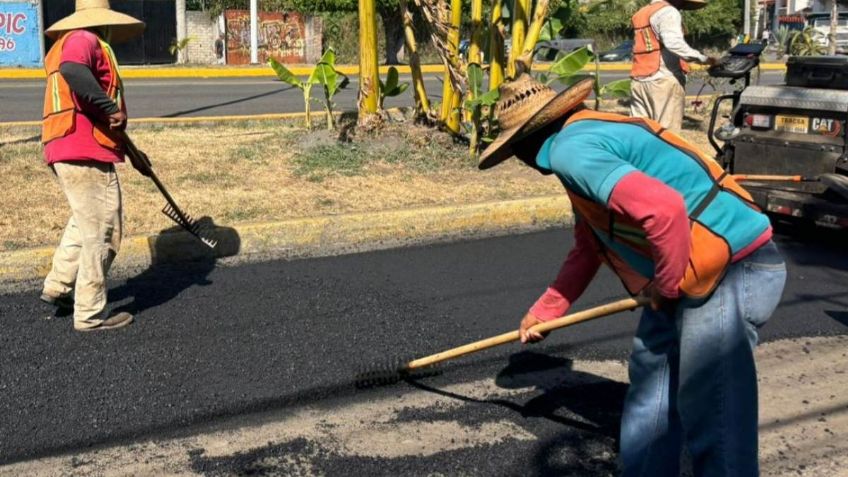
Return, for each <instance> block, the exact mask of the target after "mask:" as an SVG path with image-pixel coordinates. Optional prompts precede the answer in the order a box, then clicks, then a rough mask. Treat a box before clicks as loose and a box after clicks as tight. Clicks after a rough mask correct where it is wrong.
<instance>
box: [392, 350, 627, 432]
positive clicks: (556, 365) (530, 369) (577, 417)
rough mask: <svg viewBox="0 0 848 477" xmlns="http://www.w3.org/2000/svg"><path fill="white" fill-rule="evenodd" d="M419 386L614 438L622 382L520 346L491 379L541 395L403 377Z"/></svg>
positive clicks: (444, 394)
mask: <svg viewBox="0 0 848 477" xmlns="http://www.w3.org/2000/svg"><path fill="white" fill-rule="evenodd" d="M408 383H409V384H410V385H411V386H414V387H416V388H418V389H421V390H424V391H428V392H432V393H435V394H439V395H442V396H445V397H450V398H453V399H457V400H460V401H463V402H466V403H471V404H484V405H495V406H501V407H505V408H507V409H509V410H511V411H514V412H515V413H517V414H519V415H520V416H521V417H523V418H544V419H548V420H550V421H552V422H555V423H558V424H562V425H563V426H568V427H571V428H575V429H579V430H583V431H588V432H590V433H593V434H599V435H602V436H605V437H613V438H617V436H618V431H619V426H620V424H619V422H620V420H621V408H622V403H623V402H624V394H625V392H626V390H627V384H625V383H621V382H618V381H613V380H610V379H607V378H605V377H602V376H598V375H594V374H591V373H586V372H583V371H575V370H574V369H573V362H572V361H571V360H570V359H565V358H560V357H555V356H550V355H547V354H541V353H536V352H532V351H524V352H521V353H516V354H513V355H512V356H510V358H509V364H508V365H507V366H506V367H505V368H503V369H502V370H501V371H500V372H499V373H498V375H497V377H496V378H495V384H496V385H497V386H498V387H500V388H502V389H509V390H526V391H527V392H528V393H533V392H537V391H539V390H541V391H542V393H541V394H539V395H537V396H534V397H532V398H530V399H529V400H527V401H525V402H521V401H522V399H523V395H522V394H518V395H516V397H514V398H485V399H480V398H475V397H471V396H464V395H461V394H457V393H453V392H449V391H445V390H442V389H437V388H434V387H430V386H427V385H425V384H423V383H422V382H420V381H408Z"/></svg>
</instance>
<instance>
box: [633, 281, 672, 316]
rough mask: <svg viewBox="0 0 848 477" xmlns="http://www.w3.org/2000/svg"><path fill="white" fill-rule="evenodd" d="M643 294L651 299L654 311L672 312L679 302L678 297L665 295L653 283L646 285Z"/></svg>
mask: <svg viewBox="0 0 848 477" xmlns="http://www.w3.org/2000/svg"><path fill="white" fill-rule="evenodd" d="M641 295H642V296H644V297H646V298H648V299H649V300H651V309H652V310H654V311H663V312H670V311H671V310H673V309H674V306H675V305H676V304H677V299H675V298H669V297H667V296H663V294H662V293H660V291H659V290H658V289H657V288H656V287H655V286H654V284H653V283H651V284H650V285H648V286H647V287H645V289H644V290H642V293H641Z"/></svg>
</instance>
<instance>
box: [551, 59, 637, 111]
mask: <svg viewBox="0 0 848 477" xmlns="http://www.w3.org/2000/svg"><path fill="white" fill-rule="evenodd" d="M594 57H595V55H593V54H592V49H591V47H589V46H584V47H583V48H580V49H577V50H575V51H573V52H571V53H569V54H567V55H565V56H563V57H562V58H560V59H559V60H558V61H557V62H556V63H554V64H553V65H552V66H551V69H550V71H549V72H548V74H542V75H540V76H539V80H540V81H542V82H543V83H545V84H551V83H553V82H554V81H557V80H559V82H561V83H563V84H564V85H566V86H571V85H573V84H574V83H577V82H578V81H580V80H582V79H585V78H593V79H594V90H595V109H598V107H599V106H600V99H601V98H604V97H609V98H627V97H629V96H630V79H621V80H616V81H611V82H609V83H606V84H603V85H602V84H601V71H600V65H599V63H598V61H597V58H595V72H594V73H586V72H585V71H584V68H585V67H586V65H588V64H589V62H590V61H592V59H593V58H594Z"/></svg>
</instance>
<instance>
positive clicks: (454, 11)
mask: <svg viewBox="0 0 848 477" xmlns="http://www.w3.org/2000/svg"><path fill="white" fill-rule="evenodd" d="M461 24H462V0H451V17H450V25H451V28H450V31H449V32H448V42H447V43H448V53H449V54H450V56H451V58H452V59H453V60H454V61H456V62H457V63H459V61H458V56H459V28H460V26H461ZM442 93H443V94H442V98H443V99H442V110H441V115H440V118H441V120H442V122H443V123H444V125H445V127H446V128H447V129H448V131H450V132H452V133H454V134H458V133H459V106H460V104H461V103H462V93H461V92H460V91H455V90H454V88H453V83H452V82H451V78H450V75H449V74H448V73H447V72H445V85H444V88H443V89H442Z"/></svg>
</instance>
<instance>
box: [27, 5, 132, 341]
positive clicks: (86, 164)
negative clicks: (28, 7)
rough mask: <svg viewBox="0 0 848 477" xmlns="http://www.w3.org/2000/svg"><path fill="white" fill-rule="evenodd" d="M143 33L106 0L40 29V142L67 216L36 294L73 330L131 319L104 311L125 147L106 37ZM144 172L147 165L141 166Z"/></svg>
mask: <svg viewBox="0 0 848 477" xmlns="http://www.w3.org/2000/svg"><path fill="white" fill-rule="evenodd" d="M142 31H144V23H142V22H141V21H139V20H136V19H135V18H132V17H130V16H127V15H124V14H121V13H118V12H114V11H112V10H110V8H109V2H108V0H77V1H76V12H75V13H74V14H73V15H70V16H68V17H66V18H63V19H62V20H59V21H58V22H56V23H55V24H54V25H53V26H51V27H50V28H48V29H47V31H46V32H45V33H46V34H47V36H49V37H50V38H51V39H52V40H54V41H55V44H54V45H53V47H52V48H51V49H50V51H49V53H47V56H46V58H45V60H44V63H45V69H46V70H47V86H46V91H45V94H44V114H43V123H42V142H43V143H44V158H45V161H46V162H47V164H48V165H49V166H50V168H51V169H52V170H53V172H54V174H55V176H56V178H57V180H58V183H59V185H60V186H61V188H62V191H63V192H64V194H65V197H66V198H67V200H68V204H69V205H70V208H71V217H70V219H69V220H68V224H67V226H66V227H65V231H64V235H63V236H62V240H61V242H60V244H59V247H58V248H57V249H56V252H55V254H54V256H53V266H52V269H51V270H50V273H49V274H48V275H47V278H46V279H45V281H44V289H43V291H42V294H41V299H42V300H43V301H45V302H47V303H49V304H51V305H55V306H58V307H60V308H73V309H74V329H76V330H79V331H90V330H107V329H113V328H119V327H122V326H126V325H128V324H129V323H131V322H132V320H133V317H132V315H130V314H129V313H125V312H121V313H111V314H110V313H109V311H108V310H107V306H106V274H107V272H108V271H109V267H110V265H111V264H112V260H113V259H114V258H115V255H116V254H117V252H118V248H119V247H120V243H121V220H122V218H121V189H120V184H119V183H118V176H117V174H116V172H115V164H116V163H119V162H123V160H124V149H123V146H122V144H121V142H120V140H119V139H118V138H117V137H116V136H115V131H118V130H123V129H124V128H125V127H126V125H127V110H126V104H125V102H124V86H123V83H122V82H121V78H120V75H119V73H118V62H117V61H116V59H115V55H114V53H113V52H112V48H111V46H110V43H116V42H121V41H126V40H128V39H130V38H132V37H134V36H136V35H139V34H141V33H142ZM141 172H142V173H146V172H147V171H141Z"/></svg>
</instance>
